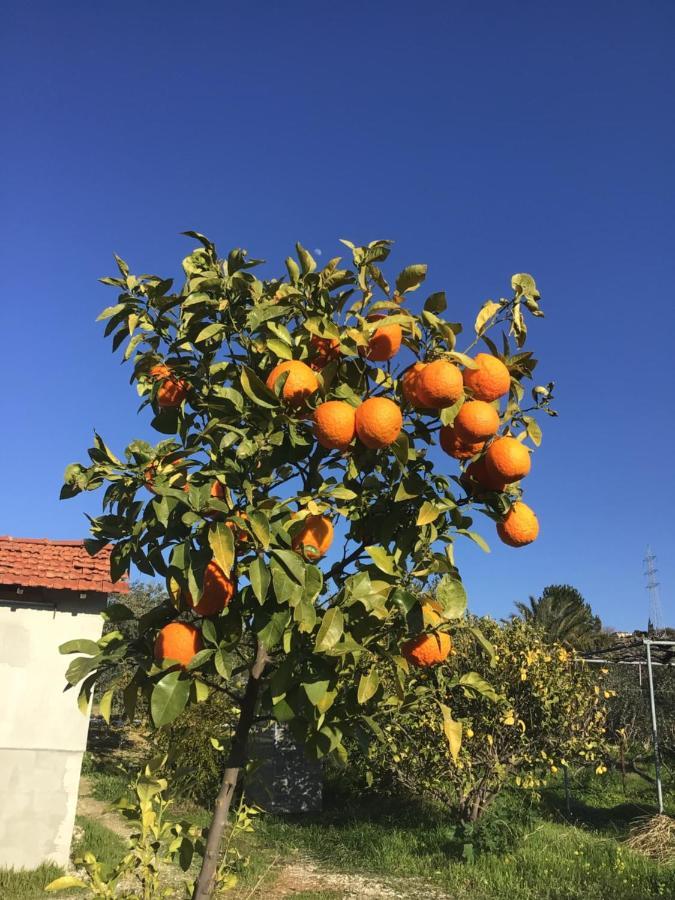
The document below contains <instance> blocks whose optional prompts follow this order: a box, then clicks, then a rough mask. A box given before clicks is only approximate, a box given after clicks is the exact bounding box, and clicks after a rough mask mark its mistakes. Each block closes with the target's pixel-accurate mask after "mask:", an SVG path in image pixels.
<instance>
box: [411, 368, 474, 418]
mask: <svg viewBox="0 0 675 900" xmlns="http://www.w3.org/2000/svg"><path fill="white" fill-rule="evenodd" d="M415 390H416V393H417V396H418V397H419V399H420V401H421V403H422V406H426V407H428V408H430V409H444V408H445V407H446V406H452V405H453V403H455V402H456V401H457V400H459V398H460V397H461V396H462V394H463V393H464V382H463V381H462V373H461V372H460V371H459V369H458V368H457V366H454V365H453V364H452V363H451V362H448V360H447V359H436V360H434V362H430V363H427V365H425V367H424V369H423V370H422V371H421V372H420V374H419V377H418V378H417V380H416V382H415Z"/></svg>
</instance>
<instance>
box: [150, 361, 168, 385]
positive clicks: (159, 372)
mask: <svg viewBox="0 0 675 900" xmlns="http://www.w3.org/2000/svg"><path fill="white" fill-rule="evenodd" d="M148 376H149V377H150V378H152V380H153V381H164V379H165V378H171V369H170V368H169V367H168V366H165V365H164V363H160V364H158V365H156V366H153V367H152V368H151V369H150V371H149V372H148Z"/></svg>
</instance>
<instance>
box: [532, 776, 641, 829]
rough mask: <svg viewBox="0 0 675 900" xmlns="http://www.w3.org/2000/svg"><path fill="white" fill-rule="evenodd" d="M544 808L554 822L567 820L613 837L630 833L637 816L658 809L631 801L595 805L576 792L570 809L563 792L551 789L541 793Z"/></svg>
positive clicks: (545, 813) (544, 812) (542, 809)
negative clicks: (578, 795) (577, 795)
mask: <svg viewBox="0 0 675 900" xmlns="http://www.w3.org/2000/svg"><path fill="white" fill-rule="evenodd" d="M541 811H542V814H543V815H545V816H547V817H549V818H551V819H553V820H554V821H564V822H567V823H569V824H572V825H577V826H580V827H582V828H588V829H590V830H593V831H597V832H600V833H602V834H607V835H612V836H613V837H623V836H625V835H626V834H628V831H629V830H630V828H631V826H632V825H633V824H634V822H635V819H638V818H640V817H643V816H654V815H656V814H657V812H658V809H657V807H656V806H654V805H650V804H645V803H636V802H630V801H627V802H624V803H617V804H614V805H602V804H601V803H598V804H597V805H593V804H592V803H587V802H586V801H584V800H582V799H580V798H578V797H575V796H574V795H572V797H571V798H570V805H569V809H568V808H567V803H566V800H565V795H564V793H561V792H560V790H559V789H554V788H550V789H544V790H543V791H542V792H541Z"/></svg>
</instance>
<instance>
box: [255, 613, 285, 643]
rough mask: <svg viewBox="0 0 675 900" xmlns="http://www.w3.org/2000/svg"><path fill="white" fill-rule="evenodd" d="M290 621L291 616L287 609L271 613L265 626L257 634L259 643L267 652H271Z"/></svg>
mask: <svg viewBox="0 0 675 900" xmlns="http://www.w3.org/2000/svg"><path fill="white" fill-rule="evenodd" d="M290 621H291V614H290V611H289V610H287V609H282V610H280V611H279V612H275V613H272V615H271V616H270V617H269V618H268V619H267V621H266V623H265V625H263V627H262V628H260V630H259V631H258V632H257V634H258V638H259V639H260V641H261V643H263V644H264V645H265V647H266V648H267V649H268V650H272V649H273V648H274V647H276V646H277V644H278V643H279V641H280V640H281V636H282V634H283V633H284V630H285V629H286V626H287V625H288V623H289V622H290Z"/></svg>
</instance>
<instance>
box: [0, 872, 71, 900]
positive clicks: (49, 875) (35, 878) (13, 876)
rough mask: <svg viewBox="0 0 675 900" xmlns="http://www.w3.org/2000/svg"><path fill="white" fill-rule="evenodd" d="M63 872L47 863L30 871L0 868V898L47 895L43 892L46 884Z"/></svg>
mask: <svg viewBox="0 0 675 900" xmlns="http://www.w3.org/2000/svg"><path fill="white" fill-rule="evenodd" d="M63 874H64V873H63V869H60V868H59V867H58V866H52V865H48V864H45V865H42V866H40V867H39V868H38V869H32V870H31V871H27V870H25V869H0V898H2V900H33V898H34V897H45V896H49V895H45V892H44V889H45V887H46V885H48V884H49V882H50V881H54V879H55V878H58V877H59V876H60V875H63ZM57 896H58V895H57Z"/></svg>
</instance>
